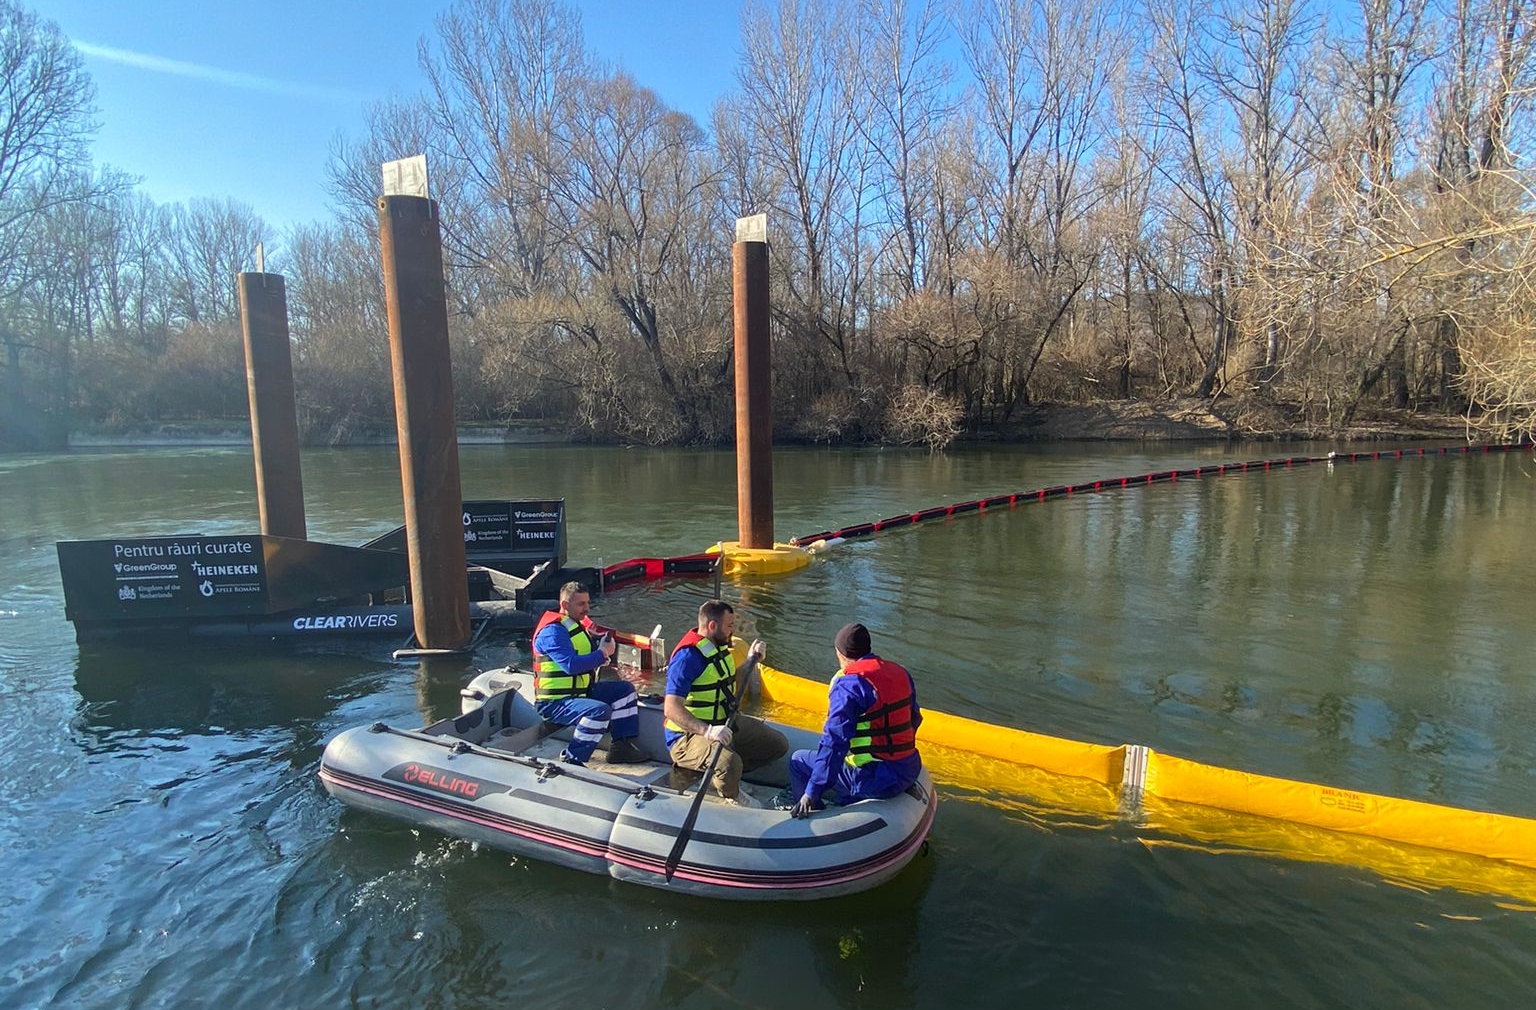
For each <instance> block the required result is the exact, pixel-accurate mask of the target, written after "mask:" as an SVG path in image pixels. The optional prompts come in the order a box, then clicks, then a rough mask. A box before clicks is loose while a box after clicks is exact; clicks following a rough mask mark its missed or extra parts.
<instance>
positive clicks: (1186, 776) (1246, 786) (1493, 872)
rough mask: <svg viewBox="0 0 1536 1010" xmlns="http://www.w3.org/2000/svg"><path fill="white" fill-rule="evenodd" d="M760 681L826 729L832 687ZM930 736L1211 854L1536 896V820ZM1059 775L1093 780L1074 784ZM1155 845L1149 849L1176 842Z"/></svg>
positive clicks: (770, 701) (946, 762) (941, 717)
mask: <svg viewBox="0 0 1536 1010" xmlns="http://www.w3.org/2000/svg"><path fill="white" fill-rule="evenodd" d="M741 646H742V643H738V648H740V647H741ZM761 682H762V693H763V698H764V701H765V702H766V703H767V707H768V708H769V710H770V714H771V715H772V716H773V717H774V718H777V719H780V720H782V721H785V722H789V723H791V724H794V725H800V726H804V727H806V728H808V729H816V728H819V727H820V724H821V720H822V719H823V718H824V716H825V712H826V703H827V685H826V684H821V683H817V682H815V681H810V680H805V679H804V678H801V677H796V676H793V675H791V674H788V673H785V672H783V671H782V670H776V669H773V668H772V667H769V666H766V665H764V666H763V667H761ZM919 733H920V736H919V739H920V740H921V743H922V746H923V752H924V755H925V758H924V764H926V765H927V766H928V768H929V770H930V772H932V774H933V775H934V777H935V778H936V779H938V780H940V781H942V782H946V783H948V784H952V785H959V786H963V787H967V788H974V789H977V790H981V791H983V792H986V791H1003V792H1013V793H1016V794H1019V795H1027V796H1030V797H1032V798H1034V799H1035V800H1036V801H1039V802H1044V803H1045V804H1046V805H1047V806H1051V805H1055V806H1059V807H1064V808H1068V809H1072V810H1077V811H1086V812H1091V813H1097V814H1099V815H1102V816H1103V817H1105V818H1124V817H1131V818H1133V819H1135V820H1136V821H1137V822H1138V823H1140V824H1142V825H1143V826H1145V827H1149V828H1153V829H1158V830H1168V831H1171V832H1173V833H1175V834H1179V835H1182V836H1183V837H1186V838H1192V839H1196V840H1198V841H1201V842H1203V843H1206V844H1207V848H1209V844H1210V843H1214V842H1225V843H1227V844H1229V845H1236V846H1237V847H1238V849H1240V850H1241V851H1245V852H1250V853H1254V852H1257V853H1273V854H1276V855H1283V856H1288V857H1290V858H1298V859H1306V860H1314V861H1327V862H1332V863H1343V864H1346V865H1359V866H1364V867H1367V868H1370V869H1373V870H1375V871H1377V872H1379V873H1381V874H1383V876H1385V877H1386V878H1387V879H1388V880H1392V881H1395V882H1402V881H1416V882H1428V883H1431V884H1433V885H1434V886H1448V887H1456V888H1460V889H1462V890H1471V891H1480V892H1485V893H1500V894H1507V895H1511V896H1514V897H1517V898H1520V899H1521V900H1524V901H1532V900H1536V874H1533V873H1532V872H1531V871H1532V870H1536V821H1533V820H1529V819H1525V818H1520V817H1510V816H1507V815H1503V814H1492V813H1485V812H1482V811H1476V810H1466V809H1461V808H1457V807H1447V806H1439V805H1437V804H1433V803H1424V802H1420V801H1417V800H1404V799H1397V798H1395V797H1391V796H1379V795H1375V794H1372V793H1363V792H1358V791H1355V790H1351V789H1339V788H1335V787H1332V786H1322V785H1316V784H1313V783H1308V782H1297V781H1292V780H1290V779H1281V778H1275V777H1272V776H1266V775H1255V774H1252V773H1250V772H1243V771H1236V770H1233V769H1230V768H1218V767H1215V766H1212V765H1204V764H1200V763H1198V762H1195V761H1189V760H1186V759H1184V758H1179V757H1174V756H1173V755H1169V754H1159V753H1157V752H1155V751H1152V750H1150V749H1149V748H1146V747H1142V746H1137V745H1122V746H1113V747H1112V746H1107V745H1104V744H1089V743H1080V742H1078V741H1074V740H1064V739H1061V738H1059V737H1051V736H1045V735H1043V734H1040V733H1030V732H1027V731H1025V730H1018V729H1009V728H1007V727H1002V726H995V725H992V724H990V723H982V722H976V721H975V720H972V719H963V718H960V717H958V716H953V715H949V714H947V713H944V712H936V711H932V710H924V712H923V725H922V729H921V730H920V731H919ZM1054 776H1066V777H1070V778H1075V779H1084V780H1087V782H1085V783H1083V784H1082V785H1081V786H1073V785H1070V784H1064V783H1063V782H1062V781H1061V780H1059V779H1055V778H1053V777H1054ZM1340 833H1342V834H1340ZM1350 836H1353V837H1350ZM1144 842H1145V844H1146V845H1147V846H1148V847H1149V848H1152V847H1157V846H1167V845H1176V844H1177V843H1176V842H1173V841H1167V840H1158V839H1144ZM1405 847H1406V848H1405ZM1488 860H1497V861H1498V862H1497V863H1490V862H1489V861H1488ZM1415 886H1417V885H1415ZM1511 907H1513V906H1511ZM1521 910H1536V909H1524V908H1522V909H1521Z"/></svg>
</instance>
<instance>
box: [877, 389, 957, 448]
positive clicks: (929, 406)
mask: <svg viewBox="0 0 1536 1010" xmlns="http://www.w3.org/2000/svg"><path fill="white" fill-rule="evenodd" d="M963 416H964V409H963V408H962V407H961V406H960V403H959V401H957V400H956V399H955V398H954V397H952V396H946V395H945V394H943V393H941V392H939V391H938V390H936V389H932V388H929V387H927V386H903V387H902V388H901V389H900V390H898V391H897V392H896V395H895V396H893V397H892V398H891V402H890V406H888V407H887V408H886V410H885V437H886V438H887V439H889V440H890V441H892V442H896V443H898V444H901V445H926V446H927V447H928V448H929V449H943V448H944V447H946V446H947V445H949V444H950V443H951V442H953V441H954V440H955V439H956V438H957V437H958V436H959V434H960V421H961V418H962V417H963Z"/></svg>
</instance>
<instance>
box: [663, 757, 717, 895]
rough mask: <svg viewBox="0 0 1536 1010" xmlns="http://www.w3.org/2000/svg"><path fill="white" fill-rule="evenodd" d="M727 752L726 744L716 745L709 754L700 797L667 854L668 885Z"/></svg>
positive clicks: (696, 798)
mask: <svg viewBox="0 0 1536 1010" xmlns="http://www.w3.org/2000/svg"><path fill="white" fill-rule="evenodd" d="M723 750H725V745H724V744H718V743H717V744H715V746H714V747H713V748H712V749H711V750H710V752H709V767H707V768H705V769H704V781H702V782H700V783H699V792H698V795H696V796H694V798H693V806H691V807H689V808H688V816H687V817H684V818H683V826H682V827H681V828H678V829H677V841H675V842H673V843H672V851H671V852H670V853H668V854H667V868H666V870H665V872H664V873H663V876H665V877H666V879H667V883H669V884H670V883H672V874H674V873H676V872H677V864H678V863H681V862H682V861H683V849H685V848H687V847H688V839H690V838H692V837H693V822H694V821H697V820H698V819H699V807H701V806H703V805H704V793H705V792H707V791H708V790H709V783H710V782H711V781H712V780H713V779H714V777H715V764H716V762H718V761H719V760H720V752H721V751H723Z"/></svg>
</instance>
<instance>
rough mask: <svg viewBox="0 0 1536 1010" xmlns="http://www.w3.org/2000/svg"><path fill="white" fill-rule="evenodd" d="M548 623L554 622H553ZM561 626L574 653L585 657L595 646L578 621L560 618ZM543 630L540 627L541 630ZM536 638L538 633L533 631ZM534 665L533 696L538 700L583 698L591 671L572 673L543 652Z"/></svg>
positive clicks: (588, 685)
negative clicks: (573, 674) (569, 637)
mask: <svg viewBox="0 0 1536 1010" xmlns="http://www.w3.org/2000/svg"><path fill="white" fill-rule="evenodd" d="M550 623H554V622H553V621H552V622H550ZM559 623H560V627H562V628H564V629H565V631H566V634H568V635H570V636H571V648H573V649H575V650H576V655H578V656H585V655H586V654H587V653H589V652H592V651H594V650H595V649H596V646H597V643H596V642H594V641H592V636H591V635H589V634H587V629H586V628H583V627H582V626H581V624H580V622H578V621H573V620H571V619H570V618H569V617H561V618H560V622H559ZM541 630H542V629H541ZM534 634H535V637H537V634H538V633H537V632H535V633H534ZM538 660H539V661H538V662H537V663H535V664H534V667H533V696H534V699H535V700H537V701H559V700H560V699H562V698H581V697H585V696H586V694H587V691H588V689H589V688H590V687H591V686H592V673H593V671H590V670H589V671H587V672H586V673H578V674H576V675H575V676H572V675H571V674H569V673H566V672H565V670H564V669H562V668H561V666H560V664H559V663H557V662H555V661H554V660H553V659H550V658H549V657H547V656H544V655H542V654H540V655H539V657H538Z"/></svg>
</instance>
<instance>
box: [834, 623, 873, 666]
mask: <svg viewBox="0 0 1536 1010" xmlns="http://www.w3.org/2000/svg"><path fill="white" fill-rule="evenodd" d="M832 644H833V646H834V647H836V649H837V651H838V652H840V653H842V654H843V655H845V656H847V657H848V658H849V659H859V658H860V657H862V656H867V655H869V654H870V652H872V651H873V650H872V648H871V647H870V644H869V629H868V628H866V627H864V625H862V624H860V623H858V622H857V621H855V622H854V623H852V624H845V625H843V626H842V627H841V628H839V629H838V632H837V637H836V638H834V639H832Z"/></svg>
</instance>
